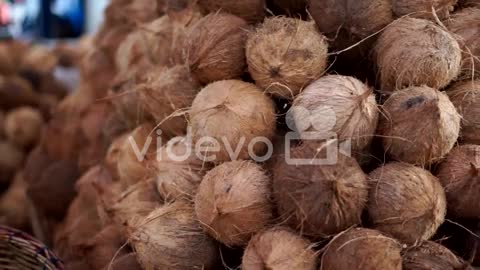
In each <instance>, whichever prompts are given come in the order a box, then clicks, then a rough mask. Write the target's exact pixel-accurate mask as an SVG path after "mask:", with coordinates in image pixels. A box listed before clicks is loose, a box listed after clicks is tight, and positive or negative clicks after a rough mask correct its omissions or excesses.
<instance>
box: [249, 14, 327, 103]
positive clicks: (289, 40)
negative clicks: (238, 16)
mask: <svg viewBox="0 0 480 270" xmlns="http://www.w3.org/2000/svg"><path fill="white" fill-rule="evenodd" d="M327 51H328V44H327V41H326V38H325V37H324V36H323V35H322V34H321V33H320V32H318V30H317V28H316V26H315V23H314V22H305V21H302V20H299V19H293V18H285V17H273V18H269V19H266V20H265V21H264V22H263V24H262V25H261V26H260V27H258V28H257V29H256V31H255V32H252V33H250V34H249V36H248V41H247V50H246V55H247V63H248V71H249V72H250V75H252V77H253V79H254V80H255V82H256V84H257V85H258V86H260V87H261V88H263V89H265V91H266V92H267V93H269V94H271V95H273V96H277V97H281V98H286V99H293V98H294V97H295V96H296V95H297V94H298V93H300V91H301V90H302V89H303V88H304V87H306V86H307V85H308V84H310V83H311V82H312V81H314V80H316V79H318V78H319V77H320V76H322V75H323V73H324V72H325V70H326V68H327V58H328V57H327Z"/></svg>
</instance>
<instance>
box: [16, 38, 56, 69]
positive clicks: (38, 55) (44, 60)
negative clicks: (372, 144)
mask: <svg viewBox="0 0 480 270" xmlns="http://www.w3.org/2000/svg"><path fill="white" fill-rule="evenodd" d="M57 64H58V57H57V56H56V55H55V54H54V53H53V52H52V51H50V49H48V48H47V47H45V46H40V45H35V46H32V47H30V48H29V49H28V50H27V51H26V54H25V55H24V56H23V57H22V61H21V63H20V69H21V70H28V71H31V72H34V73H37V74H40V75H44V74H49V73H52V72H53V69H54V68H55V67H56V66H57Z"/></svg>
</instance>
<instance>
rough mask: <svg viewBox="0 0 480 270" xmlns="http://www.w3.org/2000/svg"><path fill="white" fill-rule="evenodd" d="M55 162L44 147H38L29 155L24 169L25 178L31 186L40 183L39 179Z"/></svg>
mask: <svg viewBox="0 0 480 270" xmlns="http://www.w3.org/2000/svg"><path fill="white" fill-rule="evenodd" d="M53 162H54V161H53V160H52V159H51V158H50V157H49V156H48V155H47V153H46V152H45V150H44V149H43V147H41V146H37V147H36V148H35V149H33V150H32V151H31V152H30V154H28V157H27V160H26V161H25V165H24V167H23V178H24V179H25V181H26V182H27V183H29V184H30V183H34V182H36V181H38V177H39V176H41V175H42V173H43V171H44V170H45V169H46V168H48V167H49V166H50V165H51V164H52V163H53Z"/></svg>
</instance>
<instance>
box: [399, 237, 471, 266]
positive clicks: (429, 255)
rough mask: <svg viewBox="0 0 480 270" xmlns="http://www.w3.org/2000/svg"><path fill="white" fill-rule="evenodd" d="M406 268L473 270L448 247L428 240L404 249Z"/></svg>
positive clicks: (404, 264) (403, 255)
mask: <svg viewBox="0 0 480 270" xmlns="http://www.w3.org/2000/svg"><path fill="white" fill-rule="evenodd" d="M402 257H403V269H404V270H473V268H472V267H471V266H470V265H469V263H467V262H465V261H464V260H462V259H461V258H460V257H457V255H455V254H453V252H452V251H450V250H449V249H448V248H446V247H444V246H442V245H440V244H437V243H435V242H431V241H426V242H423V243H421V244H419V245H418V246H414V247H411V248H408V249H406V250H404V251H403V254H402Z"/></svg>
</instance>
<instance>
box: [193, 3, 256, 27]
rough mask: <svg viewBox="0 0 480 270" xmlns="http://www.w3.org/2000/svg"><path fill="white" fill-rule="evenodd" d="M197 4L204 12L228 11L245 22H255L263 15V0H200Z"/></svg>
mask: <svg viewBox="0 0 480 270" xmlns="http://www.w3.org/2000/svg"><path fill="white" fill-rule="evenodd" d="M198 5H199V6H200V8H201V9H202V11H203V12H204V13H205V14H208V13H210V12H217V11H221V12H228V13H231V14H233V15H236V16H238V17H240V18H242V19H244V20H246V21H247V22H250V23H256V22H259V21H262V20H263V17H265V0H247V1H236V0H226V1H225V0H224V1H218V0H200V1H198Z"/></svg>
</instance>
